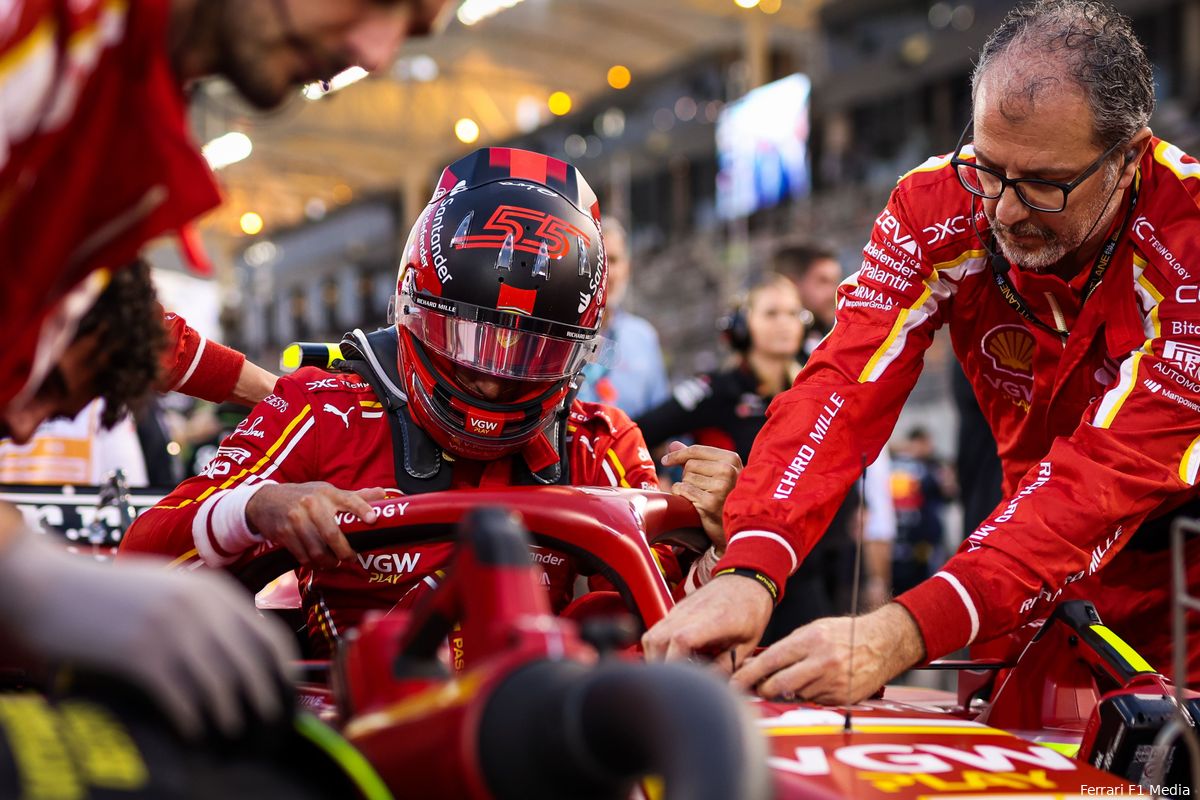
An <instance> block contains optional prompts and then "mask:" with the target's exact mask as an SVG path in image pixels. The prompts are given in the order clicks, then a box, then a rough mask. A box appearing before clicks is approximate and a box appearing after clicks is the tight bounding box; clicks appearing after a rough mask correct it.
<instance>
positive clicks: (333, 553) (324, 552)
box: [246, 481, 387, 567]
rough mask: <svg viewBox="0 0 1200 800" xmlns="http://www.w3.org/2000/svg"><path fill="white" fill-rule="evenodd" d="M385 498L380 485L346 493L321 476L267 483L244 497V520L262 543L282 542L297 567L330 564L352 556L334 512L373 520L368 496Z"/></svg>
mask: <svg viewBox="0 0 1200 800" xmlns="http://www.w3.org/2000/svg"><path fill="white" fill-rule="evenodd" d="M386 497H387V494H386V492H385V491H384V490H383V489H359V490H358V491H356V492H347V491H344V490H342V489H337V488H334V487H333V486H331V485H330V484H328V483H325V482H324V481H312V482H310V483H279V484H273V485H270V486H264V487H263V488H261V489H259V490H258V491H257V492H255V493H254V496H253V497H251V498H250V502H249V503H247V504H246V522H247V523H249V525H250V529H251V530H252V531H254V532H255V533H257V534H258V535H259V536H262V537H263V538H264V539H266V540H267V541H268V542H272V543H273V544H278V545H281V546H283V547H286V548H287V549H288V552H290V553H291V554H292V555H294V556H295V557H296V560H297V561H299V562H300V564H301V565H302V566H305V567H335V566H337V565H338V564H340V563H341V562H343V561H349V560H350V559H352V558H354V548H353V547H351V546H350V543H349V542H347V541H346V537H345V536H344V535H343V534H342V531H341V528H339V527H338V524H337V520H336V518H335V517H336V514H337V513H338V512H339V511H348V512H350V513H352V514H354V515H356V516H357V517H358V518H359V519H361V520H362V521H363V522H367V523H370V522H374V521H375V517H376V512H375V509H374V508H372V507H371V505H370V501H371V500H383V499H385V498H386Z"/></svg>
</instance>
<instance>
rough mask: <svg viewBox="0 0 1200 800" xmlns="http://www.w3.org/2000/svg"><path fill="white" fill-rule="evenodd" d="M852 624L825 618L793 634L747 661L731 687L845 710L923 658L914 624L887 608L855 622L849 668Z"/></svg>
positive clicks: (899, 610) (905, 614)
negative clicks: (838, 706) (845, 707)
mask: <svg viewBox="0 0 1200 800" xmlns="http://www.w3.org/2000/svg"><path fill="white" fill-rule="evenodd" d="M850 621H851V618H850V617H827V618H825V619H819V620H816V621H815V622H810V623H809V624H807V625H804V626H802V627H800V628H797V629H796V630H794V631H792V633H791V634H789V635H788V636H787V637H786V638H784V639H781V640H780V641H778V642H776V643H775V644H773V645H771V646H770V647H768V648H767V649H766V650H764V651H763V652H762V653H759V654H758V655H756V656H753V657H751V658H749V659H748V660H747V661H746V663H745V664H743V665H742V667H741V668H740V669H739V670H738V671H737V672H735V673H734V674H733V682H734V684H735V685H737V686H739V687H741V688H742V689H745V690H747V691H751V692H755V693H757V694H759V695H762V696H763V697H784V698H787V699H802V700H809V701H811V702H814V703H827V704H831V705H845V704H848V703H857V702H858V701H859V700H862V699H864V698H866V697H870V696H871V695H872V694H874V693H875V692H876V691H877V690H878V689H879V687H881V686H883V685H884V684H885V683H887V682H888V681H889V680H891V679H892V678H894V677H896V676H897V675H899V674H900V673H901V672H903V671H904V670H906V669H908V668H909V667H911V666H912V665H913V664H916V663H917V662H918V661H920V660H921V659H923V658H924V657H925V646H924V643H923V642H922V640H921V633H920V631H919V630H918V628H917V625H916V623H915V622H913V618H912V617H911V616H909V614H908V612H907V611H905V610H904V607H903V606H901V605H898V604H896V603H889V604H888V605H886V606H884V607H883V608H881V609H879V610H877V611H872V612H871V613H870V614H867V615H866V616H862V617H858V619H857V621H856V622H855V624H854V628H855V630H854V658H853V663H851V658H850ZM851 669H853V675H852V674H851V672H850V670H851Z"/></svg>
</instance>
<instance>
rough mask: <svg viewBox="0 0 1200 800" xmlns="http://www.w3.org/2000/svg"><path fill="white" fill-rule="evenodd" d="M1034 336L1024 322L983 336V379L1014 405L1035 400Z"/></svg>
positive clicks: (1023, 405) (1025, 408)
mask: <svg viewBox="0 0 1200 800" xmlns="http://www.w3.org/2000/svg"><path fill="white" fill-rule="evenodd" d="M1034 346H1035V345H1034V341H1033V336H1032V335H1031V334H1030V333H1029V331H1027V330H1025V329H1024V328H1023V327H1021V326H1020V325H997V326H996V327H994V328H992V329H991V330H990V331H988V332H987V333H985V334H984V335H983V341H982V342H981V343H980V349H982V350H983V358H984V369H983V379H984V380H985V381H987V383H988V385H989V386H991V387H992V388H993V389H994V390H996V391H997V392H1000V394H1002V395H1003V396H1004V397H1005V398H1006V399H1007V400H1009V401H1010V402H1011V403H1012V404H1013V405H1015V406H1017V407H1018V408H1020V409H1021V410H1022V411H1028V410H1029V406H1030V404H1031V403H1032V401H1033V353H1034Z"/></svg>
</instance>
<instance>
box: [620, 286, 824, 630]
mask: <svg viewBox="0 0 1200 800" xmlns="http://www.w3.org/2000/svg"><path fill="white" fill-rule="evenodd" d="M810 316H811V315H807V314H806V312H805V309H804V307H803V306H802V305H801V304H800V294H799V292H798V291H797V290H796V287H795V285H793V284H792V282H791V281H790V280H788V279H787V278H785V277H783V276H782V275H777V274H768V275H765V276H764V277H762V278H760V279H759V280H757V281H755V282H754V283H753V284H752V285H751V286H750V288H749V289H748V290H747V291H746V293H745V295H744V296H742V297H740V298H739V299H738V300H737V302H736V303H734V304H733V308H732V309H731V310H730V312H729V313H728V314H726V315H725V316H724V317H723V318H722V319H721V320H720V321H719V324H718V327H719V329H720V331H721V334H722V338H723V339H724V341H725V344H726V345H728V346H729V348H730V349H731V350H732V351H733V358H732V360H731V362H730V363H729V365H728V366H727V367H725V368H724V369H722V370H720V371H718V372H712V373H706V374H703V375H697V376H696V377H694V378H690V379H688V380H686V381H684V382H683V383H681V384H679V385H678V386H676V387H675V389H674V391H672V393H671V397H670V398H669V399H668V400H667V401H666V402H664V403H662V404H661V405H659V406H657V407H655V408H652V409H650V410H649V411H647V412H646V413H644V414H642V415H641V416H639V417H638V418H637V419H636V420H635V421H636V423H637V426H638V427H639V428H641V430H642V434H643V435H644V436H645V437H646V442H647V444H649V445H650V447H651V448H652V449H655V448H658V447H661V446H665V445H666V444H667V442H668V441H669V440H670V439H672V438H673V437H677V436H682V435H685V434H686V435H690V436H691V438H692V439H693V440H694V441H695V442H696V443H697V444H700V445H709V446H712V447H718V448H723V449H725V450H732V451H733V452H735V453H737V455H738V457H739V459H740V462H741V463H744V462H745V461H746V460H748V459H749V458H750V448H751V446H752V445H753V444H754V437H755V436H757V435H758V432H759V430H760V429H761V428H762V426H763V423H765V422H766V420H767V417H766V413H767V406H768V405H770V403H771V400H772V399H774V397H775V396H776V395H777V394H779V393H780V392H782V391H784V390H785V389H787V388H788V387H790V386H791V385H792V381H793V380H795V378H796V375H797V374H798V373H799V372H800V364H799V362H798V361H797V360H796V353H797V352H799V349H800V343H801V339H802V337H803V335H804V321H805V319H806V318H807V317H810ZM739 466H740V463H739ZM677 486H678V487H679V488H678V489H676V488H675V487H674V486H673V487H672V489H671V490H672V491H675V492H683V491H685V490H686V489H687V487H686V485H684V484H677ZM724 552H725V548H724V543H723V542H718V543H715V544H714V545H713V547H711V548H709V550H708V551H707V552H706V553H705V555H704V557H703V559H701V561H700V562H699V569H698V571H697V573H696V574H695V575H694V577H695V578H696V579H697V580H698V581H699V582H700V583H702V582H704V581H707V580H708V578H709V576H710V575H711V573H712V567H713V565H715V564H716V563H717V561H718V560H719V559H720V557H721V556H722V555H724ZM793 580H794V581H795V582H796V586H797V592H796V594H797V597H798V598H800V600H799V602H800V603H801V604H802V607H799V608H797V609H796V614H797V615H799V616H801V617H803V621H805V622H807V621H808V620H810V619H816V618H818V617H820V616H822V615H825V614H828V613H829V612H830V605H829V602H828V597H829V590H828V589H827V587H826V586H825V584H824V575H823V573H822V571H821V569H820V568H819V567H818V566H817V565H816V563H815V562H814V563H813V565H812V566H811V567H808V568H802V569H801V570H800V571H799V572H798V573H797V574H796V576H794V578H793ZM789 630H790V629H789Z"/></svg>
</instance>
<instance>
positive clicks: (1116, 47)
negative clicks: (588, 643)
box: [646, 0, 1200, 703]
mask: <svg viewBox="0 0 1200 800" xmlns="http://www.w3.org/2000/svg"><path fill="white" fill-rule="evenodd" d="M1153 85H1154V81H1153V74H1152V70H1151V66H1150V63H1149V61H1148V59H1147V58H1146V55H1145V52H1144V50H1143V49H1142V46H1141V44H1140V43H1139V42H1138V40H1137V38H1136V37H1135V35H1134V33H1133V31H1132V28H1131V26H1130V24H1129V21H1128V19H1127V18H1125V17H1123V16H1121V15H1120V14H1118V13H1117V12H1116V11H1114V10H1113V9H1112V8H1110V7H1108V6H1106V5H1103V4H1101V3H1095V2H1082V0H1043V2H1038V3H1035V4H1033V5H1031V6H1025V7H1022V8H1019V9H1017V10H1014V11H1013V12H1011V13H1010V15H1009V16H1008V17H1007V18H1006V19H1005V21H1004V22H1003V23H1002V24H1001V26H1000V27H999V28H998V29H997V31H996V32H995V33H994V34H993V35H992V37H991V38H990V39H989V41H988V42H987V43H986V45H985V46H984V48H983V50H982V52H981V56H980V59H979V63H978V66H977V68H976V71H975V76H974V94H973V99H974V119H973V123H972V124H973V127H974V137H973V138H974V142H973V144H964V143H965V142H968V141H969V139H968V133H969V130H964V132H963V136H962V139H961V140H960V144H959V146H958V147H957V148H956V150H955V151H954V153H952V154H951V155H949V156H942V157H936V158H931V159H929V160H928V161H926V162H925V163H924V164H922V165H921V166H919V167H917V168H916V169H915V170H913V171H911V172H909V173H908V174H907V175H905V176H903V177H902V178H901V179H900V181H899V183H898V185H897V187H896V188H895V190H894V191H893V192H892V196H891V199H890V201H889V202H888V205H887V208H886V209H884V210H883V212H882V213H881V214H880V215H879V217H878V218H877V219H876V222H875V226H874V229H873V231H872V235H871V240H870V241H869V242H868V244H867V246H866V248H865V249H864V251H863V263H862V268H861V269H860V270H859V271H858V272H857V273H856V274H855V275H853V276H851V277H850V278H849V279H847V280H846V281H845V282H844V283H843V284H842V286H841V289H840V291H839V299H838V313H837V325H836V326H835V327H834V329H833V332H832V334H831V335H830V336H829V338H827V339H826V340H825V342H824V343H823V344H822V345H821V346H820V347H819V348H818V349H817V351H816V352H815V353H814V355H813V358H812V360H811V361H810V362H809V365H808V367H807V368H806V369H805V371H804V372H803V373H802V374H801V376H800V378H799V380H798V381H797V384H796V386H795V387H794V388H793V389H792V390H791V391H789V392H787V393H785V394H783V395H781V396H780V397H779V398H778V399H777V400H776V401H775V404H774V407H773V408H772V409H771V412H770V418H769V419H768V422H767V424H766V426H765V427H764V429H763V431H762V434H761V435H760V436H759V438H758V440H757V442H756V443H755V447H754V449H753V453H752V456H751V459H750V466H749V467H748V468H747V469H746V471H745V472H744V473H743V476H742V479H741V481H740V482H739V485H738V487H737V489H736V490H735V491H734V492H733V493H732V494H731V495H730V497H729V502H728V503H727V505H726V508H725V520H726V528H727V530H728V532H729V533H730V537H729V546H728V549H727V550H726V554H725V558H724V560H723V562H722V564H721V565H719V566H721V567H725V568H738V569H741V570H744V571H745V572H746V573H747V575H748V576H753V575H755V574H759V573H761V574H762V575H764V576H765V577H766V578H767V579H768V580H772V581H775V582H777V583H782V582H783V581H784V580H785V579H786V577H787V575H788V573H789V572H791V571H792V570H794V569H795V568H796V565H797V564H798V563H799V561H800V560H801V559H803V558H804V557H805V554H806V553H807V552H808V550H809V548H811V547H812V544H813V541H814V538H815V537H816V536H818V535H819V532H820V531H821V530H823V529H824V526H825V525H826V523H827V522H828V520H829V517H830V515H832V513H833V510H834V509H835V508H836V506H837V503H838V502H839V500H840V498H841V496H842V493H843V492H844V491H845V489H846V487H847V486H848V484H849V482H850V481H851V480H852V479H853V476H854V475H856V474H857V471H858V466H859V464H861V463H862V462H863V461H864V460H866V461H869V460H870V459H872V458H874V456H875V454H876V453H877V452H879V450H880V448H881V447H882V446H883V444H884V442H885V441H886V439H887V438H888V435H889V434H890V432H891V430H892V427H893V426H894V424H895V422H896V419H897V417H898V415H899V412H900V408H901V406H902V405H903V403H904V400H905V398H906V397H907V396H908V393H909V391H910V390H911V389H912V387H913V384H914V383H915V381H916V379H917V376H918V374H919V373H920V369H921V358H922V354H923V352H924V351H925V349H926V348H927V347H928V346H929V345H930V343H931V342H932V341H933V335H934V331H935V330H936V329H937V328H939V327H940V326H942V325H948V326H949V329H950V336H951V340H952V342H953V345H954V350H955V353H956V355H957V356H958V358H959V360H960V361H961V362H962V365H963V369H964V371H965V373H966V375H967V376H968V378H969V379H970V380H971V382H972V384H973V386H974V390H975V394H976V396H977V397H978V399H979V404H980V408H981V409H982V411H983V413H984V415H985V416H986V417H987V419H988V422H989V425H990V426H991V428H992V430H993V432H994V433H995V435H996V441H997V444H998V446H999V447H998V449H999V454H1000V457H1001V460H1002V462H1003V466H1004V476H1005V487H1004V488H1005V492H1006V494H1007V495H1008V496H1007V498H1006V499H1004V500H1003V501H1002V502H1001V503H1000V505H998V506H997V508H996V509H995V511H994V512H993V513H992V515H991V516H990V517H989V518H988V519H987V520H985V522H984V523H983V524H982V525H981V526H980V527H979V528H978V529H977V530H975V531H974V532H972V533H971V534H970V535H969V536H968V537H967V539H966V541H965V542H964V543H963V546H962V548H961V549H960V551H959V552H958V554H957V555H956V556H954V557H953V558H952V559H950V561H948V562H947V563H946V564H945V566H944V567H943V568H942V569H941V570H940V571H939V572H938V573H936V574H935V575H934V576H933V577H932V578H930V579H929V580H926V581H924V582H923V583H921V584H919V585H918V586H917V587H916V588H914V589H912V590H910V591H908V592H906V593H904V594H902V595H901V596H900V597H898V598H897V599H896V601H895V602H893V603H890V604H888V605H886V606H884V607H882V608H880V609H879V610H877V611H875V612H872V613H870V614H868V615H866V616H864V617H862V618H861V619H860V620H859V621H858V622H857V623H856V632H855V636H856V640H855V645H854V653H853V659H852V660H853V665H854V676H853V681H852V682H850V680H849V678H848V676H847V669H846V664H847V662H848V661H850V660H851V654H850V644H849V639H850V629H851V623H850V621H849V619H825V620H818V621H817V622H814V623H812V624H811V625H808V626H805V627H802V628H800V629H798V630H797V631H795V632H794V633H792V634H791V635H790V636H789V637H788V638H787V639H785V640H783V641H781V642H780V643H778V644H776V645H775V646H773V647H772V648H770V649H768V650H767V651H766V652H765V653H763V654H762V655H760V656H758V657H756V658H753V659H751V660H749V661H747V662H745V663H744V664H743V665H742V666H741V668H740V669H739V670H738V671H737V672H736V673H735V675H734V679H735V682H736V683H738V684H739V685H741V686H745V687H747V688H756V689H757V691H758V692H760V693H762V694H764V695H780V694H785V693H787V694H795V695H799V696H802V697H804V698H807V699H813V700H818V701H823V702H837V703H843V702H848V701H849V702H853V701H855V700H857V699H859V698H862V697H865V696H867V695H869V694H871V693H872V692H874V691H875V690H876V689H877V688H878V687H879V686H880V685H881V684H882V683H883V682H885V681H886V680H889V679H890V678H892V677H893V676H895V675H896V674H898V673H899V672H901V671H903V670H904V669H906V668H908V667H909V666H911V665H912V664H914V663H916V662H918V661H920V660H921V659H933V658H938V657H940V656H943V655H945V654H947V653H949V652H951V651H953V650H955V649H957V648H960V647H963V646H966V645H969V644H972V643H983V642H987V641H988V640H995V639H997V637H1002V636H1005V635H1006V634H1009V633H1010V632H1014V631H1018V630H1019V629H1022V628H1023V626H1026V625H1027V624H1029V623H1033V624H1035V625H1036V623H1037V621H1038V620H1039V619H1040V618H1042V617H1044V616H1045V615H1046V614H1047V613H1048V612H1049V611H1050V610H1051V609H1052V608H1053V605H1054V604H1055V603H1056V602H1058V601H1059V600H1062V599H1070V598H1086V599H1088V600H1091V601H1093V602H1094V603H1095V604H1096V606H1097V609H1098V611H1099V613H1100V615H1101V618H1102V619H1103V620H1104V621H1105V623H1106V624H1107V625H1108V626H1109V627H1111V628H1112V629H1113V630H1114V631H1116V632H1117V633H1118V634H1119V635H1120V636H1121V637H1123V638H1124V639H1126V641H1128V642H1129V643H1130V644H1131V645H1132V646H1133V647H1134V648H1135V649H1136V650H1138V651H1139V652H1140V653H1141V654H1142V655H1143V656H1144V657H1145V658H1146V659H1147V660H1148V661H1149V662H1150V664H1151V665H1153V666H1154V667H1156V668H1157V669H1159V670H1166V669H1168V666H1169V665H1170V663H1171V659H1172V655H1173V653H1172V647H1171V640H1170V632H1169V626H1168V625H1167V622H1166V621H1167V619H1168V609H1169V603H1170V587H1171V577H1170V552H1169V548H1168V547H1167V537H1166V530H1167V528H1168V527H1169V524H1170V521H1171V519H1172V518H1173V516H1174V515H1176V514H1178V513H1181V512H1186V513H1189V514H1191V515H1194V514H1195V508H1194V506H1195V500H1196V482H1197V475H1198V474H1200V373H1198V371H1197V368H1198V365H1200V303H1198V301H1200V292H1198V288H1197V287H1198V286H1200V273H1198V272H1197V267H1196V266H1195V265H1196V264H1197V263H1200V249H1198V244H1197V243H1198V242H1200V211H1198V210H1197V205H1198V201H1200V163H1197V161H1196V160H1195V159H1193V158H1191V157H1190V156H1188V155H1186V154H1184V153H1183V152H1181V151H1180V150H1179V148H1177V147H1175V146H1174V145H1171V144H1170V143H1168V142H1165V141H1162V140H1160V139H1157V138H1155V137H1154V136H1153V135H1152V133H1151V131H1150V129H1149V127H1147V123H1148V121H1149V119H1150V115H1151V112H1152V111H1153V108H1154V90H1153ZM1189 504H1190V505H1189ZM1181 507H1182V508H1181ZM1197 544H1200V543H1198V542H1196V541H1194V540H1193V541H1192V542H1191V543H1190V545H1189V556H1188V558H1187V560H1186V568H1187V570H1188V573H1189V576H1188V577H1189V583H1190V585H1191V586H1195V585H1196V584H1197V582H1198V581H1200V557H1198V556H1200V552H1197V550H1196V549H1195V546H1196V545H1197ZM733 608H736V609H738V613H733V611H732V609H733ZM770 610H771V597H770V596H769V595H768V594H767V593H766V592H764V591H763V590H762V588H761V586H760V585H758V582H757V581H751V580H746V579H745V578H744V577H739V576H737V575H732V576H729V577H720V578H717V579H715V580H713V581H712V582H711V583H710V584H708V585H707V586H705V587H703V588H702V589H701V590H700V591H698V592H696V593H694V594H693V595H691V596H690V597H688V598H687V599H686V600H685V601H684V602H683V603H681V604H680V605H679V606H677V607H676V608H675V609H674V611H673V612H672V614H671V615H670V616H668V617H667V618H666V620H665V621H664V622H663V623H661V624H660V625H659V626H657V627H656V628H655V629H654V630H652V631H650V632H649V633H648V635H647V637H646V646H647V649H648V651H649V652H650V653H651V654H652V655H655V656H671V657H674V656H676V655H677V654H682V653H686V652H690V651H694V650H696V649H697V648H705V647H714V646H715V647H734V648H736V649H737V652H738V654H739V659H738V661H739V663H742V658H741V656H742V655H743V654H745V653H746V652H747V650H748V649H749V648H750V647H752V646H753V645H754V644H755V643H757V641H758V636H759V634H760V633H761V631H762V628H763V625H765V623H766V619H767V617H768V616H769V614H770ZM1025 630H1026V631H1027V630H1029V629H1028V628H1025ZM1188 641H1189V642H1190V648H1189V652H1188V653H1187V658H1186V660H1187V663H1188V674H1187V676H1185V678H1186V680H1187V681H1188V682H1190V683H1192V684H1195V683H1197V682H1198V681H1200V635H1197V632H1196V629H1195V628H1194V627H1193V628H1192V629H1191V633H1190V635H1189V637H1188Z"/></svg>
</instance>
